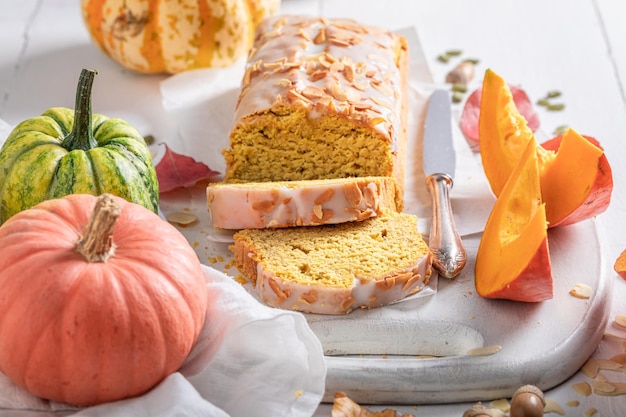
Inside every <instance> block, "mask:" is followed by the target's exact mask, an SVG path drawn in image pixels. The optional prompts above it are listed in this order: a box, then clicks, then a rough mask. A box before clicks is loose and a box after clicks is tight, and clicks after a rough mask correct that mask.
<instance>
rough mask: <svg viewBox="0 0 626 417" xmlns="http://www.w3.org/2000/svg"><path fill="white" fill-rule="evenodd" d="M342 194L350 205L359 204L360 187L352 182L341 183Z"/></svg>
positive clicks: (360, 197)
mask: <svg viewBox="0 0 626 417" xmlns="http://www.w3.org/2000/svg"><path fill="white" fill-rule="evenodd" d="M343 194H344V196H345V197H346V201H347V202H348V205H349V206H350V207H356V206H358V205H359V204H361V200H362V199H363V193H361V188H360V187H359V185H358V184H356V183H354V182H349V183H346V184H344V185H343Z"/></svg>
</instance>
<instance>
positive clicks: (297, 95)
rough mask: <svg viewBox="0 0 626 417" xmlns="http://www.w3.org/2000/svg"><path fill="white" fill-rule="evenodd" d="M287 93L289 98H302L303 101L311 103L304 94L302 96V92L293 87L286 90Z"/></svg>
mask: <svg viewBox="0 0 626 417" xmlns="http://www.w3.org/2000/svg"><path fill="white" fill-rule="evenodd" d="M287 95H288V97H289V98H296V99H299V100H302V101H303V102H305V103H312V101H311V100H310V99H308V98H306V97H305V96H303V95H302V94H300V93H299V92H297V91H296V90H294V89H293V88H292V89H289V90H287Z"/></svg>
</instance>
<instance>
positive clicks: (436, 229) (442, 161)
mask: <svg viewBox="0 0 626 417" xmlns="http://www.w3.org/2000/svg"><path fill="white" fill-rule="evenodd" d="M450 106H451V104H450V97H449V93H448V91H447V90H436V91H434V92H433V93H432V94H431V96H430V99H429V102H428V109H427V113H426V121H425V123H424V147H423V162H424V164H423V166H424V173H425V174H426V184H427V186H428V191H429V192H430V195H431V198H432V206H433V214H432V225H431V227H430V237H429V240H428V245H429V247H430V251H431V252H432V254H433V266H434V267H435V269H436V270H437V271H438V272H439V273H440V274H441V275H442V276H443V277H445V278H454V277H456V276H457V275H458V274H459V273H460V272H461V270H462V269H463V267H464V266H465V262H466V259H467V254H466V252H465V247H464V246H463V241H462V240H461V237H460V236H459V233H458V232H457V230H456V224H455V223H454V216H453V214H452V205H451V204H450V190H451V189H452V186H453V183H454V170H455V164H456V160H455V153H454V145H453V143H452V126H451V124H452V117H451V116H452V115H451V109H450Z"/></svg>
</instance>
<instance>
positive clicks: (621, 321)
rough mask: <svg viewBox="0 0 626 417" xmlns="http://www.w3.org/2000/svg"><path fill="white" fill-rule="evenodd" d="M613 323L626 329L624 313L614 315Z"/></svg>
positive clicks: (625, 315)
mask: <svg viewBox="0 0 626 417" xmlns="http://www.w3.org/2000/svg"><path fill="white" fill-rule="evenodd" d="M615 324H617V325H618V326H619V327H622V328H624V329H626V314H618V315H617V316H615Z"/></svg>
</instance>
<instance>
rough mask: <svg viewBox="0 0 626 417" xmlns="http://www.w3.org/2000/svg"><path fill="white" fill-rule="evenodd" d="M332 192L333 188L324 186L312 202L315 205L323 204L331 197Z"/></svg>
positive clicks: (333, 192) (333, 191)
mask: <svg viewBox="0 0 626 417" xmlns="http://www.w3.org/2000/svg"><path fill="white" fill-rule="evenodd" d="M334 194H335V190H334V189H333V188H330V187H329V188H326V189H325V190H324V191H322V193H321V194H320V195H318V196H317V198H315V200H314V201H313V203H314V204H316V205H318V204H324V203H326V202H327V201H329V200H330V199H331V198H333V195H334Z"/></svg>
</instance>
